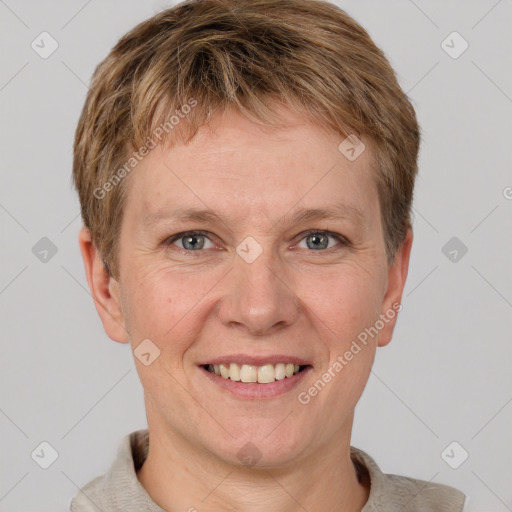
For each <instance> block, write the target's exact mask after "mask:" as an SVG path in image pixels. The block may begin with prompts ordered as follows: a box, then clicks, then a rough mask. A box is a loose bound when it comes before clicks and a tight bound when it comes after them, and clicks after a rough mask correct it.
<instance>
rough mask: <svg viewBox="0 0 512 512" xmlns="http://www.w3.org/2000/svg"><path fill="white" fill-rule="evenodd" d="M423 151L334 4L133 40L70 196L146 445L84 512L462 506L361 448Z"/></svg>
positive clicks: (176, 12)
mask: <svg viewBox="0 0 512 512" xmlns="http://www.w3.org/2000/svg"><path fill="white" fill-rule="evenodd" d="M419 142H420V133H419V128H418V125H417V121H416V117H415V113H414V110H413V108H412V106H411V104H410V102H409V101H408V99H407V97H406V96H405V94H404V93H403V91H402V90H401V89H400V87H399V85H398V83H397V80H396V76H395V73H394V71H393V70H392V68H391V67H390V65H389V63H388V61H387V60H386V58H385V56H384V54H383V53H382V51H381V50H380V49H378V48H377V47H376V46H375V44H374V43H373V42H372V40H371V39H370V37H369V36H368V34H367V33H366V31H365V30H364V29H363V28H362V27H361V26H359V25H358V24H357V23H356V22H355V21H354V20H353V19H352V18H350V17H349V16H348V15H347V14H346V13H345V12H343V11H342V10H340V9H339V8H337V7H336V6H334V5H331V4H329V3H324V2H317V1H310V0H286V1H277V0H261V1H255V2H248V1H231V0H230V1H219V0H203V1H201V0H200V1H189V2H184V3H182V4H179V5H177V6H175V7H173V8H171V9H168V10H166V11H163V12H162V13H159V14H157V15H156V16H154V17H152V18H151V19H149V20H147V21H145V22H144V23H142V24H140V25H139V26H137V27H135V28H134V29H133V30H132V31H131V32H129V33H128V34H127V35H125V36H124V37H123V38H122V39H121V40H120V41H119V43H118V44H117V45H116V46H115V47H114V48H113V50H112V51H111V53H110V54H109V55H108V56H107V58H106V59H105V60H104V61H103V62H102V63H101V64H100V66H99V67H98V69H97V70H96V72H95V75H94V77H93V80H92V84H91V88H90V92H89V94H88V97H87V100H86V104H85V106H84V109H83V112H82V116H81V118H80V121H79V125H78V129H77V132H76V139H75V153H74V169H73V176H74V180H75V184H76V187H77V190H78V193H79V196H80V201H81V206H82V218H83V221H84V228H83V229H82V231H81V233H80V247H81V251H82V255H83V259H84V263H85V269H86V274H87V279H88V283H89V286H90V288H91V292H92V295H93V297H94V300H95V304H96V307H97V310H98V313H99V315H100V317H101V320H102V322H103V325H104V328H105V330H106V332H107V334H108V335H109V337H110V338H112V339H113V340H115V341H117V342H120V343H130V345H131V347H132V349H133V353H134V360H135V364H136V367H137V371H138V374H139V377H140V379H141V383H142V385H143V388H144V396H145V404H146V414H147V419H148V430H143V431H138V432H134V433H132V434H130V435H128V436H127V437H126V438H125V439H124V440H123V442H122V444H121V446H120V448H119V453H118V457H117V458H116V460H115V461H114V463H113V465H112V467H111V468H110V470H109V471H108V472H107V473H106V475H104V476H102V477H98V478H96V479H95V480H93V481H92V482H90V483H89V484H88V485H86V486H85V487H84V488H83V489H82V490H81V491H80V492H79V493H78V494H77V496H76V497H75V498H74V500H73V503H72V506H71V509H72V510H73V511H74V512H79V511H83V510H96V509H100V510H102V511H105V512H106V511H114V510H116V511H117V510H123V511H130V510H134V511H135V510H137V511H140V510H155V511H161V510H167V511H175V510H176V511H179V510H188V511H194V510H198V511H201V512H203V511H213V510H215V511H219V510H222V511H230V510H244V511H260V510H265V511H274V510H276V511H277V510H279V511H288V510H289V511H295V510H307V511H311V512H312V511H317V510H318V511H319V510H339V511H344V512H349V511H350V512H352V511H361V510H362V511H364V512H368V511H371V510H379V511H391V510H393V511H396V510H403V511H426V510H436V511H460V510H462V508H463V504H464V500H465V496H464V495H463V494H462V493H461V492H459V491H457V490H455V489H453V488H451V487H448V486H445V485H441V484H433V483H427V482H423V481H420V480H415V479H411V478H407V477H401V476H396V475H385V474H383V473H382V472H381V471H380V470H379V468H378V466H377V465H376V463H375V462H374V461H373V459H372V458H371V457H370V456H369V455H368V454H366V453H365V452H363V451H362V450H359V449H356V448H354V447H351V446H350V437H351V429H352V423H353V417H354V409H355V406H356V404H357V402H358V400H359V398H360V396H361V394H362V392H363V390H364V387H365V385H366V382H367V380H368V377H369V373H370V370H371V366H372V363H373V359H374V356H375V351H376V348H377V347H379V346H380V347H382V346H385V345H386V344H387V343H389V342H390V340H391V337H392V333H393V329H394V326H395V323H396V320H397V315H398V312H399V311H400V309H401V306H400V299H401V296H402V292H403V288H404V284H405V280H406V277H407V269H408V263H409V255H410V250H411V244H412V231H411V223H410V209H411V202H412V195H413V187H414V180H415V176H416V172H417V155H418V148H419ZM95 507H96V508H95Z"/></svg>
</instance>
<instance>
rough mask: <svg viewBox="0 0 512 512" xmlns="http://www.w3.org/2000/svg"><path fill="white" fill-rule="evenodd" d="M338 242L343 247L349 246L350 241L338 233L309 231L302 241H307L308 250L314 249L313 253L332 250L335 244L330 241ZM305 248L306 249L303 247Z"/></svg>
mask: <svg viewBox="0 0 512 512" xmlns="http://www.w3.org/2000/svg"><path fill="white" fill-rule="evenodd" d="M329 239H332V240H336V241H337V242H339V243H341V245H348V241H347V240H346V239H345V238H344V237H342V236H341V235H337V234H336V233H331V232H329V231H318V230H313V231H308V232H307V233H305V235H304V237H303V238H302V239H301V242H302V240H306V248H307V249H312V250H313V251H319V250H325V249H331V248H332V247H333V246H334V245H335V244H330V240H329ZM302 248H304V247H302Z"/></svg>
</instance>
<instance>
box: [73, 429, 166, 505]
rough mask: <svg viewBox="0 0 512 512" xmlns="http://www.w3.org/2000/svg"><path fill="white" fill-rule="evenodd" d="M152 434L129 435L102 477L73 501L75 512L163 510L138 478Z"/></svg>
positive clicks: (82, 489) (143, 431) (86, 487)
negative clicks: (137, 472) (138, 471)
mask: <svg viewBox="0 0 512 512" xmlns="http://www.w3.org/2000/svg"><path fill="white" fill-rule="evenodd" d="M148 442H149V441H148V431H147V430H139V431H136V432H132V433H131V434H128V435H126V436H125V437H124V438H123V439H122V441H121V443H120V445H119V447H118V450H117V455H116V457H115V459H114V461H113V463H112V465H111V467H110V468H109V470H108V471H107V472H106V473H105V474H104V475H102V476H98V477H97V478H94V480H91V481H90V482H89V483H88V484H86V485H85V486H84V487H82V488H81V489H80V490H79V491H78V492H77V493H76V495H75V496H74V498H73V499H72V500H71V503H70V510H71V512H89V511H90V512H98V509H99V510H102V511H103V512H110V511H114V510H148V511H158V512H160V511H161V509H160V508H158V507H156V505H155V504H154V503H152V502H151V500H150V498H149V496H148V495H147V493H146V491H145V490H144V488H143V487H142V486H141V484H140V483H139V481H138V479H137V474H136V470H137V469H138V468H139V467H140V466H141V465H142V463H143V462H144V459H145V457H146V455H147V448H148Z"/></svg>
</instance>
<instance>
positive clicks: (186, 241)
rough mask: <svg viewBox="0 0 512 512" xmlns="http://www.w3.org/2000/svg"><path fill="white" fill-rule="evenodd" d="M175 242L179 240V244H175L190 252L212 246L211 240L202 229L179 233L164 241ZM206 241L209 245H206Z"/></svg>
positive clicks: (167, 242) (168, 243)
mask: <svg viewBox="0 0 512 512" xmlns="http://www.w3.org/2000/svg"><path fill="white" fill-rule="evenodd" d="M205 241H207V242H205ZM175 242H179V245H178V244H175V245H177V246H178V247H179V248H180V249H185V250H186V251H191V252H194V251H198V250H200V249H211V248H213V244H212V242H211V240H210V239H209V238H208V237H207V236H206V233H205V232H203V231H187V232H185V233H179V234H177V235H174V236H173V237H171V238H169V239H168V240H167V241H166V244H167V245H170V244H174V243H175ZM208 242H209V243H210V246H208ZM205 243H206V246H205Z"/></svg>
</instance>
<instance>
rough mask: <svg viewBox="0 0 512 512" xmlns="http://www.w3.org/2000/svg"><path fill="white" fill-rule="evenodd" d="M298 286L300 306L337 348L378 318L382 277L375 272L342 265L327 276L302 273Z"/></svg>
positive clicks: (324, 274)
mask: <svg viewBox="0 0 512 512" xmlns="http://www.w3.org/2000/svg"><path fill="white" fill-rule="evenodd" d="M300 282H301V285H300V288H301V290H302V297H303V298H304V303H305V304H306V305H309V307H310V308H311V309H312V310H313V312H314V313H315V314H316V316H317V317H318V319H320V320H321V321H322V322H323V323H324V324H325V326H326V328H328V332H329V331H331V337H332V335H333V334H335V335H336V336H337V337H336V342H337V344H341V346H343V345H344V344H345V343H346V341H347V340H349V339H351V338H352V337H355V336H357V334H358V333H359V332H360V331H361V330H363V329H364V328H365V327H367V326H368V325H370V324H372V323H373V322H375V320H376V319H377V318H378V315H379V311H380V307H381V304H382V297H383V294H382V293H381V290H382V289H383V286H382V284H383V276H382V275H381V273H379V272H377V271H375V272H373V271H368V269H361V268H359V267H357V266H355V265H352V266H351V265H343V266H340V267H339V268H338V269H337V270H335V271H332V272H329V273H327V274H326V273H323V274H321V273H317V275H316V276H315V275H312V274H306V273H305V274H304V275H303V276H302V278H301V281H300Z"/></svg>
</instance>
